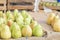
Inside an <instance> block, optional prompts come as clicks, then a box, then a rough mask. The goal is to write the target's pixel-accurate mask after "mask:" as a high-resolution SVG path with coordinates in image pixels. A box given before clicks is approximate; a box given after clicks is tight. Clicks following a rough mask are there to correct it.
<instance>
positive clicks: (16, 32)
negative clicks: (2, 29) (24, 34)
mask: <svg viewBox="0 0 60 40" xmlns="http://www.w3.org/2000/svg"><path fill="white" fill-rule="evenodd" d="M10 30H11V34H12V37H13V38H19V37H21V29H20V28H19V25H18V24H17V23H16V22H14V23H13V24H12V25H11V27H10Z"/></svg>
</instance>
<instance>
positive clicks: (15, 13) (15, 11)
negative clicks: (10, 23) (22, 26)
mask: <svg viewBox="0 0 60 40" xmlns="http://www.w3.org/2000/svg"><path fill="white" fill-rule="evenodd" d="M18 13H19V11H18V10H17V9H15V10H14V12H13V15H14V19H15V18H16V16H17V15H18Z"/></svg>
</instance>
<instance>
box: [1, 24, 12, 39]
mask: <svg viewBox="0 0 60 40" xmlns="http://www.w3.org/2000/svg"><path fill="white" fill-rule="evenodd" d="M1 38H4V39H8V38H11V32H10V29H9V27H8V26H7V25H3V26H2V30H1Z"/></svg>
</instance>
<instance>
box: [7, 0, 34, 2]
mask: <svg viewBox="0 0 60 40" xmlns="http://www.w3.org/2000/svg"><path fill="white" fill-rule="evenodd" d="M8 1H9V2H34V0H8Z"/></svg>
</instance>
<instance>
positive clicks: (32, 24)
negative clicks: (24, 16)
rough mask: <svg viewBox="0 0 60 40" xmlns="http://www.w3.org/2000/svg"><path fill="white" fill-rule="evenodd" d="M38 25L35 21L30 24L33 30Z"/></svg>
mask: <svg viewBox="0 0 60 40" xmlns="http://www.w3.org/2000/svg"><path fill="white" fill-rule="evenodd" d="M36 25H37V22H36V21H34V20H33V21H32V23H31V24H30V27H31V29H33V28H34V27H35V26H36Z"/></svg>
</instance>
